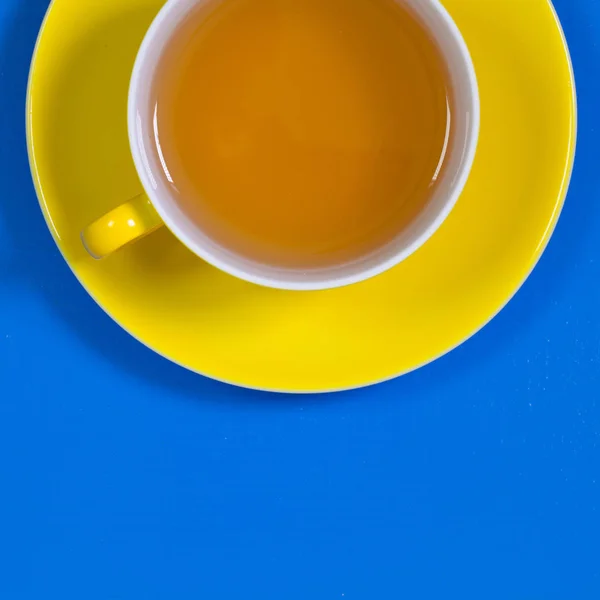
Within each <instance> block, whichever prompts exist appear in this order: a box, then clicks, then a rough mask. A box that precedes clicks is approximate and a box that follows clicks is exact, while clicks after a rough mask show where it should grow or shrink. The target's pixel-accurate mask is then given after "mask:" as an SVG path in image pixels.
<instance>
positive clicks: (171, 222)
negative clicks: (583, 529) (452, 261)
mask: <svg viewBox="0 0 600 600" xmlns="http://www.w3.org/2000/svg"><path fill="white" fill-rule="evenodd" d="M210 1H211V0H167V2H166V3H165V4H164V5H163V6H162V8H161V9H160V11H159V12H158V14H157V15H156V17H155V18H154V20H153V21H152V23H151V25H150V27H149V28H148V30H147V32H146V34H145V36H144V39H143V41H142V43H141V45H140V48H139V50H138V53H137V56H136V60H135V64H134V67H133V71H132V74H131V79H130V84H129V93H128V106H127V122H128V136H129V145H130V151H131V154H132V157H133V161H134V164H135V168H136V171H137V174H138V177H139V179H140V182H141V183H142V186H143V188H144V191H145V193H146V195H147V196H148V198H149V199H150V201H151V202H152V205H153V206H154V208H155V210H156V211H157V213H158V214H159V216H160V218H161V219H162V220H163V222H164V224H165V225H166V226H167V228H168V229H169V230H170V231H171V232H172V233H173V234H174V235H175V237H176V238H177V239H178V240H179V241H180V242H181V243H182V244H184V245H185V246H186V247H187V248H188V249H189V250H191V251H192V252H193V253H194V254H196V255H197V256H198V257H199V258H201V259H202V260H204V261H205V262H207V263H209V264H211V265H212V266H214V267H216V268H218V269H220V270H221V271H224V272H225V273H228V274H229V275H232V276H234V277H237V278H239V279H242V280H245V281H248V282H250V283H255V284H258V285H262V286H265V287H270V288H276V289H283V290H306V291H311V290H325V289H333V288H338V287H344V286H347V285H351V284H354V283H359V282H361V281H365V280H367V279H370V278H372V277H375V276H377V275H380V274H382V273H384V272H385V271H388V270H389V269H391V268H393V267H394V266H396V265H398V264H400V263H401V262H402V261H404V260H405V259H407V258H408V257H409V256H411V255H412V254H413V253H415V252H416V251H417V250H418V249H419V248H421V247H422V246H423V245H424V244H425V243H426V242H427V241H428V240H429V239H430V238H431V237H432V236H433V234H434V233H435V232H436V231H437V230H438V229H439V228H440V226H441V225H442V223H443V222H444V221H445V220H446V218H447V217H448V215H449V214H450V212H451V211H452V210H453V208H454V206H455V205H456V203H457V201H458V199H459V197H460V195H461V194H462V192H463V190H464V187H465V185H466V183H467V181H468V178H469V175H470V173H471V169H472V166H473V162H474V159H475V154H476V150H477V144H478V140H479V131H480V110H481V109H480V96H479V86H478V83H477V76H476V72H475V66H474V64H473V60H472V58H471V54H470V52H469V49H468V46H467V44H466V42H465V40H464V38H463V36H462V33H461V31H460V29H459V28H458V25H457V24H456V23H455V21H454V20H453V18H452V17H451V16H450V14H449V13H448V11H447V9H446V8H445V7H444V6H443V5H442V4H441V2H440V0H395V1H396V2H402V1H405V2H407V3H408V4H409V5H414V4H415V2H420V3H427V4H428V5H429V7H430V8H432V9H434V10H435V12H436V13H437V14H438V16H440V17H441V19H442V21H443V22H444V25H445V27H446V30H447V32H449V33H450V34H451V35H452V38H453V41H454V42H455V43H456V45H457V48H458V49H459V52H460V57H461V60H462V66H463V67H464V68H465V69H466V74H467V80H468V88H469V90H470V96H471V99H472V106H470V107H469V112H470V127H469V129H468V135H467V137H466V143H465V147H464V151H463V160H462V161H461V167H460V170H459V171H458V174H457V176H456V177H455V178H454V180H453V184H452V186H451V191H450V192H449V193H448V197H447V199H446V201H445V203H444V205H443V208H442V209H441V210H440V211H439V212H438V214H437V215H436V216H435V218H434V219H432V221H431V222H430V223H429V225H428V226H427V227H426V229H425V230H424V231H423V233H421V235H419V236H418V238H417V239H416V240H415V241H414V242H413V243H411V244H409V245H407V246H406V247H404V248H402V249H401V250H399V251H397V252H395V253H394V254H393V255H391V256H390V257H389V258H387V259H385V260H381V261H380V262H378V263H377V264H375V265H373V266H371V267H369V268H365V269H364V270H360V271H357V272H355V273H351V274H348V275H340V276H337V277H332V278H330V279H324V280H317V279H314V280H310V279H309V278H308V276H307V277H306V278H304V279H300V280H299V279H295V278H288V279H286V278H285V276H282V277H281V278H277V277H275V276H272V275H264V276H263V275H257V274H255V273H251V272H248V271H245V270H244V269H242V268H240V267H238V266H236V265H235V264H232V262H229V261H228V260H226V259H224V258H223V257H222V256H218V255H217V254H216V253H215V252H213V251H211V249H210V248H208V247H206V246H204V245H202V244H201V243H199V242H198V241H197V240H196V239H192V237H191V236H190V235H188V234H187V233H186V232H185V231H184V230H183V228H182V227H181V226H180V223H179V222H178V219H175V218H174V217H173V215H172V214H171V213H170V212H169V211H168V210H166V209H165V207H164V206H163V201H162V200H161V198H160V194H159V193H158V191H157V190H156V188H155V185H153V182H152V181H151V174H150V168H149V166H147V165H146V164H145V162H146V160H145V156H144V152H143V151H142V149H141V144H140V140H139V127H138V103H137V99H138V94H139V92H140V90H141V89H142V88H143V83H144V80H145V77H144V73H143V70H144V66H145V60H146V58H147V54H148V52H149V50H150V48H151V47H152V45H153V44H155V43H156V42H157V38H159V37H160V34H161V31H162V28H163V26H164V25H165V23H166V22H167V20H168V19H169V17H170V16H171V13H172V11H174V10H175V9H177V8H179V7H180V6H181V5H187V4H189V5H190V7H192V6H197V5H202V4H203V3H208V2H210ZM169 37H170V36H167V40H168V39H169ZM155 66H156V65H155ZM148 83H149V82H148ZM207 237H209V236H207ZM359 260H360V259H359ZM252 263H253V264H257V263H255V262H254V261H252ZM269 268H270V269H271V270H273V268H272V267H269ZM290 272H291V271H290V270H287V269H281V273H282V274H283V273H287V274H288V275H289V273H290ZM315 272H318V271H316V270H315ZM304 274H305V275H306V272H304Z"/></svg>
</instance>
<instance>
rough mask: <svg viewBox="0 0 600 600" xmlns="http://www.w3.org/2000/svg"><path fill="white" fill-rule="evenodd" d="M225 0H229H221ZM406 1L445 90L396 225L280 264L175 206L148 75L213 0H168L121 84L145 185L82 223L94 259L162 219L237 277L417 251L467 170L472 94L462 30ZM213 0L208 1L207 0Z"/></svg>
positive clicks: (317, 282)
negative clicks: (348, 254)
mask: <svg viewBox="0 0 600 600" xmlns="http://www.w3.org/2000/svg"><path fill="white" fill-rule="evenodd" d="M221 1H222V2H223V3H227V2H231V1H233V0H221ZM396 1H397V2H398V4H399V5H402V6H403V8H404V9H407V10H410V11H411V13H412V14H414V16H415V18H416V19H418V21H419V23H420V26H421V27H422V28H423V29H424V31H426V32H427V34H428V35H429V36H430V37H431V39H432V41H433V42H434V43H435V45H436V47H437V48H438V50H439V53H440V56H441V57H442V58H443V62H444V67H445V69H446V72H447V74H448V80H449V84H450V89H451V94H452V99H451V100H452V102H451V104H452V107H453V110H452V115H451V118H452V122H451V124H450V122H448V124H447V129H446V137H445V140H444V145H443V149H442V157H441V159H442V161H443V168H441V166H442V162H440V168H438V169H437V170H436V173H435V175H434V177H433V181H432V182H431V184H430V186H429V187H428V191H427V197H426V201H425V202H424V203H423V205H422V207H421V208H420V210H419V211H418V213H417V214H416V215H414V217H413V218H411V220H410V222H409V223H407V224H403V226H402V227H400V226H399V227H398V230H397V231H394V232H393V236H392V237H391V239H386V241H385V243H382V244H381V245H380V246H379V247H375V248H369V249H368V250H365V251H364V253H362V254H361V253H358V254H356V255H353V257H352V259H351V260H348V259H347V258H346V259H344V258H340V260H339V261H338V262H333V263H329V264H326V265H317V266H314V265H311V266H310V267H307V266H306V265H302V264H298V265H284V266H282V264H281V263H280V262H278V261H271V262H270V261H268V260H259V259H257V258H256V256H253V255H251V254H250V253H245V252H244V251H243V250H242V251H240V250H239V247H237V248H233V247H228V246H227V244H224V243H223V242H222V240H220V239H218V238H217V237H216V236H215V235H214V232H213V231H211V230H210V228H209V227H208V226H205V225H204V224H203V222H202V220H201V219H200V220H198V219H193V218H191V217H190V215H189V214H188V213H187V212H186V211H185V210H183V208H182V204H181V198H180V197H179V195H178V193H177V190H176V188H175V186H174V185H173V182H172V181H170V177H169V176H168V169H167V168H166V167H165V165H164V164H162V163H164V161H163V160H162V158H163V157H162V154H161V153H160V152H156V147H157V145H158V147H159V150H160V145H159V144H158V139H157V133H156V119H157V114H156V106H155V105H154V103H153V102H152V94H153V84H154V82H155V79H156V77H157V72H158V70H159V68H160V65H161V61H162V60H163V57H164V56H165V53H166V52H167V51H168V50H169V48H171V47H172V45H173V44H174V42H175V40H176V39H177V37H178V35H179V34H180V32H181V28H182V27H183V26H184V25H185V23H186V20H188V19H189V18H190V15H192V14H197V13H198V11H199V10H207V11H208V9H209V8H210V6H211V0H168V1H167V2H166V4H165V5H164V7H163V8H162V9H161V11H160V12H159V14H158V15H157V17H156V18H155V20H154V22H153V23H152V25H151V26H150V28H149V30H148V32H147V34H146V36H145V38H144V41H143V42H142V45H141V47H140V50H139V53H138V56H137V59H136V62H135V66H134V69H133V74H132V78H131V84H130V89H129V98H128V129H129V141H130V147H131V154H132V156H133V161H134V164H135V167H136V170H137V172H138V175H139V178H140V181H141V184H142V187H143V189H144V193H142V194H140V195H139V196H137V197H135V198H133V199H131V200H129V201H128V202H126V203H125V204H122V205H120V206H118V207H117V208H115V209H114V210H112V211H110V212H109V213H108V214H106V215H104V216H102V217H101V218H99V219H98V220H96V221H95V222H94V223H92V224H91V225H89V226H88V227H86V228H85V229H84V231H83V232H82V235H81V237H82V241H83V244H84V246H85V248H86V249H87V251H88V252H89V253H90V255H92V256H93V257H94V258H103V257H105V256H107V255H109V254H111V253H112V252H114V251H116V250H118V249H120V248H121V247H123V246H125V245H127V244H129V243H132V242H135V241H136V240H138V239H140V238H142V237H144V236H146V235H148V234H151V233H152V232H153V231H155V230H156V229H158V228H159V227H161V226H162V225H166V226H167V227H168V228H169V229H170V230H171V232H172V233H173V234H174V235H175V237H176V238H178V240H179V241H180V242H181V243H183V244H184V245H185V246H187V247H188V248H189V249H190V250H191V251H192V252H193V253H195V254H196V255H197V256H198V257H200V258H201V259H202V260H204V261H206V262H208V263H210V264H212V265H213V266H215V267H217V268H219V269H221V270H223V271H225V272H226V273H229V274H231V275H233V276H236V277H239V278H241V279H244V280H247V281H250V282H253V283H256V284H260V285H264V286H268V287H273V288H280V289H292V290H317V289H327V288H334V287H339V286H343V285H348V284H353V283H357V282H360V281H363V280H365V279H368V278H370V277H373V276H375V275H378V274H380V273H382V272H384V271H386V270H388V269H390V268H392V267H394V266H396V265H398V264H399V263H400V262H401V261H403V260H405V259H406V258H408V257H409V256H410V255H411V254H413V253H414V252H415V251H417V250H418V249H419V248H420V247H421V246H422V245H423V244H424V243H425V242H426V241H427V240H428V239H429V238H430V237H431V236H432V235H433V234H434V233H435V232H436V230H437V229H438V228H439V227H440V226H441V225H442V223H443V222H444V220H445V219H446V217H447V216H448V215H449V213H450V212H451V210H452V209H453V207H454V206H455V204H456V202H457V200H458V198H459V196H460V194H461V192H462V190H463V188H464V186H465V184H466V182H467V179H468V176H469V173H470V170H471V167H472V164H473V160H474V156H475V151H476V146H477V141H478V134H479V113H480V108H479V94H478V87H477V80H476V76H475V69H474V66H473V63H472V60H471V57H470V54H469V51H468V49H467V46H466V44H465V41H464V40H463V38H462V35H461V33H460V31H459V29H458V27H457V25H456V24H455V23H454V21H453V20H452V18H451V17H450V15H449V14H448V12H447V11H446V10H445V9H444V7H443V6H442V4H441V3H440V2H439V1H438V0H396ZM212 4H215V2H212Z"/></svg>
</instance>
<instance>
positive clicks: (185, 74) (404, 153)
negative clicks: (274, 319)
mask: <svg viewBox="0 0 600 600" xmlns="http://www.w3.org/2000/svg"><path fill="white" fill-rule="evenodd" d="M157 73H158V74H157V77H156V79H155V81H154V84H153V98H152V102H153V103H156V113H155V123H154V127H155V136H156V143H157V147H156V152H157V154H158V155H159V157H160V159H161V163H162V165H163V169H164V172H165V177H166V178H167V179H168V181H169V182H170V185H171V186H172V188H173V190H174V191H175V193H176V196H177V198H178V201H179V205H180V208H181V210H183V211H184V212H185V213H186V214H187V215H188V216H189V217H190V218H191V219H192V220H193V221H195V222H197V223H198V224H199V226H201V227H202V229H203V230H204V231H205V232H207V233H208V234H209V235H210V237H211V238H212V239H213V240H215V241H216V242H217V243H218V244H220V245H221V246H223V247H225V248H227V249H229V250H231V251H232V252H235V253H239V254H243V255H244V256H245V257H247V258H250V259H253V260H256V261H258V262H262V263H267V264H270V265H277V266H281V267H284V268H285V267H300V268H320V267H327V266H329V265H333V264H339V263H343V262H348V261H352V260H356V259H358V258H359V257H361V256H364V255H365V254H368V253H369V252H371V251H374V250H377V249H378V248H380V247H382V246H383V245H385V244H386V243H387V242H389V241H391V240H392V239H393V238H394V237H395V236H396V235H397V234H398V232H399V231H401V230H402V229H403V228H404V227H406V226H407V224H408V223H410V222H411V221H412V220H413V219H414V218H415V216H416V215H417V214H418V213H419V211H420V210H421V209H422V208H423V206H424V204H425V203H426V202H427V200H428V198H429V197H430V195H431V191H432V187H434V186H435V182H436V179H437V177H438V175H439V173H440V170H441V169H442V168H443V159H444V154H445V150H446V147H447V145H448V139H449V136H450V133H451V132H450V125H451V106H452V101H451V93H450V89H449V83H448V75H447V71H446V68H445V63H444V60H443V58H442V56H441V54H440V52H439V50H438V48H437V46H436V44H435V42H434V41H433V40H432V39H431V38H430V37H429V35H428V33H427V31H426V30H425V29H424V27H423V26H422V24H421V23H420V22H419V20H418V19H417V18H416V17H415V15H414V14H413V13H412V12H411V11H410V10H409V9H408V8H406V7H404V6H403V5H402V3H401V2H400V3H399V2H397V1H395V0H351V1H349V0H221V1H215V2H213V3H212V4H207V5H202V6H201V7H200V8H196V9H195V10H194V11H192V13H191V14H190V15H189V16H188V17H187V18H186V21H185V23H184V24H183V25H182V26H181V29H180V31H179V32H178V34H177V35H176V36H175V41H174V42H173V43H171V45H170V46H169V48H168V49H167V51H166V52H165V54H164V56H163V58H162V60H161V64H160V66H159V69H158V72H157Z"/></svg>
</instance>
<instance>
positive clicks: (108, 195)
mask: <svg viewBox="0 0 600 600" xmlns="http://www.w3.org/2000/svg"><path fill="white" fill-rule="evenodd" d="M162 3H163V2H162V1H161V0H103V1H102V2H97V1H95V0H80V1H79V2H72V0H53V2H52V4H51V6H50V8H49V10H48V14H47V16H46V20H45V21H44V25H43V26H42V30H41V33H40V37H39V40H38V45H37V49H36V53H35V56H34V60H33V64H32V70H31V76H30V84H29V93H28V107H27V115H28V116H27V137H28V148H29V156H30V162H31V166H32V172H33V177H34V181H35V186H36V190H37V194H38V197H39V200H40V204H41V207H42V210H43V212H44V215H45V218H46V221H47V223H48V227H49V228H50V230H51V232H52V235H53V236H54V239H55V241H56V243H57V245H58V247H59V248H60V250H61V252H62V254H63V256H64V257H65V260H66V261H67V263H68V264H69V265H70V267H71V269H72V270H73V272H74V274H75V275H76V276H77V278H78V279H79V281H80V282H81V284H82V285H83V286H84V287H85V289H86V290H87V291H88V292H89V293H90V295H91V296H92V297H93V298H94V299H95V300H96V302H97V303H98V304H99V305H100V306H101V307H102V308H103V309H104V310H105V311H106V312H107V313H108V314H109V315H110V316H111V317H112V318H113V319H114V320H115V321H116V322H117V323H119V324H120V325H121V326H122V327H123V328H124V329H126V330H127V331H128V332H129V333H130V334H131V335H133V336H134V337H136V338H137V339H138V340H139V341H141V342H143V343H144V344H146V345H147V346H149V347H150V348H152V349H153V350H155V351H156V352H158V353H160V354H162V355H163V356H164V357H166V358H168V359H169V360H172V361H173V362H175V363H178V364H180V365H182V366H184V367H187V368H188V369H191V370H193V371H196V372H198V373H201V374H203V375H206V376H208V377H212V378H214V379H218V380H221V381H226V382H229V383H233V384H236V385H240V386H245V387H250V388H258V389H265V390H274V391H281V392H321V391H333V390H341V389H348V388H355V387H360V386H365V385H369V384H372V383H376V382H380V381H383V380H386V379H390V378H393V377H396V376H398V375H401V374H404V373H407V372H409V371H411V370H413V369H416V368H418V367H420V366H422V365H425V364H426V363H429V362H430V361H432V360H434V359H436V358H438V357H439V356H441V355H443V354H445V353H446V352H448V351H449V350H451V349H452V348H455V347H456V346H458V345H459V344H460V343H462V342H463V341H465V340H466V339H467V338H469V337H470V336H472V335H473V334H474V333H475V332H476V331H478V330H479V329H480V328H481V327H483V325H485V324H486V323H487V322H488V321H489V320H490V319H491V318H492V317H493V316H494V315H496V314H497V313H498V311H499V310H500V309H501V308H502V307H503V306H504V305H505V304H506V303H507V302H508V301H509V299H510V298H511V297H512V296H513V294H515V292H516V291H517V290H518V288H519V287H520V286H521V285H522V283H523V282H524V281H525V279H526V278H527V276H528V275H529V273H530V272H531V270H532V269H533V267H534V266H535V264H536V263H537V261H538V259H539V258H540V256H541V254H542V252H543V251H544V249H545V247H546V245H547V243H548V240H549V239H550V236H551V234H552V232H553V230H554V227H555V225H556V222H557V219H558V217H559V214H560V211H561V208H562V205H563V202H564V198H565V195H566V192H567V187H568V183H569V179H570V174H571V169H572V165H573V159H574V153H575V137H576V98H575V85H574V79H573V72H572V68H571V64H570V59H569V55H568V49H567V46H566V42H565V39H564V36H563V33H562V30H561V27H560V24H559V22H558V19H557V16H556V14H555V12H554V9H553V7H552V5H551V3H550V2H549V1H548V0H528V1H527V2H522V3H520V4H519V8H518V10H516V8H515V3H514V2H511V1H510V0H486V2H477V1H473V0H445V2H444V4H445V6H446V8H447V9H448V10H449V12H450V13H451V15H452V16H453V17H454V19H455V21H456V22H457V24H458V26H459V27H460V29H461V30H462V32H463V35H464V37H465V40H466V42H467V44H468V46H469V48H470V50H471V54H472V57H473V61H474V63H475V68H476V70H477V74H478V79H479V86H480V94H481V135H480V142H479V148H478V151H477V157H476V159H475V164H474V167H473V171H472V174H471V177H470V179H469V182H468V184H467V187H466V189H465V191H464V192H463V194H462V196H461V198H460V200H459V201H458V204H457V206H456V208H455V209H454V211H453V212H452V214H451V215H450V217H449V218H448V219H447V221H446V222H445V223H444V224H443V226H442V227H441V228H440V230H439V231H438V232H437V233H436V234H435V235H434V236H433V238H431V240H430V241H429V242H427V244H425V246H424V247H423V248H421V249H420V250H419V251H418V252H417V253H416V254H414V255H413V256H411V257H410V258H409V259H407V260H406V261H404V262H403V263H402V264H400V265H399V266H397V267H395V268H394V269H392V270H391V271H389V272H387V273H385V274H384V275H381V276H379V277H376V278H374V279H371V280H369V281H366V282H363V283H360V284H355V285H353V286H349V287H345V288H340V289H334V290H328V291H319V292H288V291H281V290H273V289H268V288H262V287H259V286H256V285H253V284H250V283H245V282H243V281H240V280H237V279H235V278H233V277H231V276H229V275H226V274H224V273H221V272H220V271H218V270H216V269H214V268H212V267H210V266H209V265H207V264H205V263H203V262H202V261H201V260H200V259H198V258H197V257H196V256H194V255H193V254H191V253H190V252H189V251H188V250H187V249H186V248H185V247H184V246H183V245H182V244H180V243H179V242H178V241H177V240H176V239H175V238H174V237H173V236H172V234H171V233H170V232H169V231H168V230H167V229H166V228H162V230H160V231H159V232H157V233H155V234H153V235H151V236H148V237H146V238H144V239H143V240H141V241H139V242H137V243H136V244H133V245H131V246H129V247H127V248H125V249H124V250H122V251H121V252H118V253H116V254H114V255H112V256H110V257H109V258H107V259H105V260H103V261H95V260H93V259H91V258H90V257H89V256H88V255H87V253H86V252H85V251H84V249H83V246H82V245H81V242H80V238H79V232H80V231H81V229H82V228H83V227H84V226H85V225H86V224H88V223H89V222H91V221H92V220H93V219H95V218H96V217H98V216H99V215H101V214H103V213H105V212H107V211H108V210H109V209H111V208H112V207H114V206H116V205H117V204H119V203H121V202H123V201H125V200H127V199H128V198H131V197H133V196H135V195H136V194H138V193H139V192H140V191H141V186H140V183H139V181H138V179H137V175H136V172H135V169H134V166H133V161H132V159H131V156H130V153H129V145H128V140H127V123H126V115H127V111H126V104H127V89H128V84H129V76H130V73H131V69H132V66H133V62H134V59H135V56H136V52H137V49H138V47H139V45H140V43H141V41H142V38H143V36H144V33H145V31H146V29H147V28H148V26H149V25H150V23H151V21H152V19H153V17H154V16H155V15H156V13H157V11H158V9H159V8H160V6H161V5H162ZM533 32H535V35H533V34H532V33H533Z"/></svg>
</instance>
